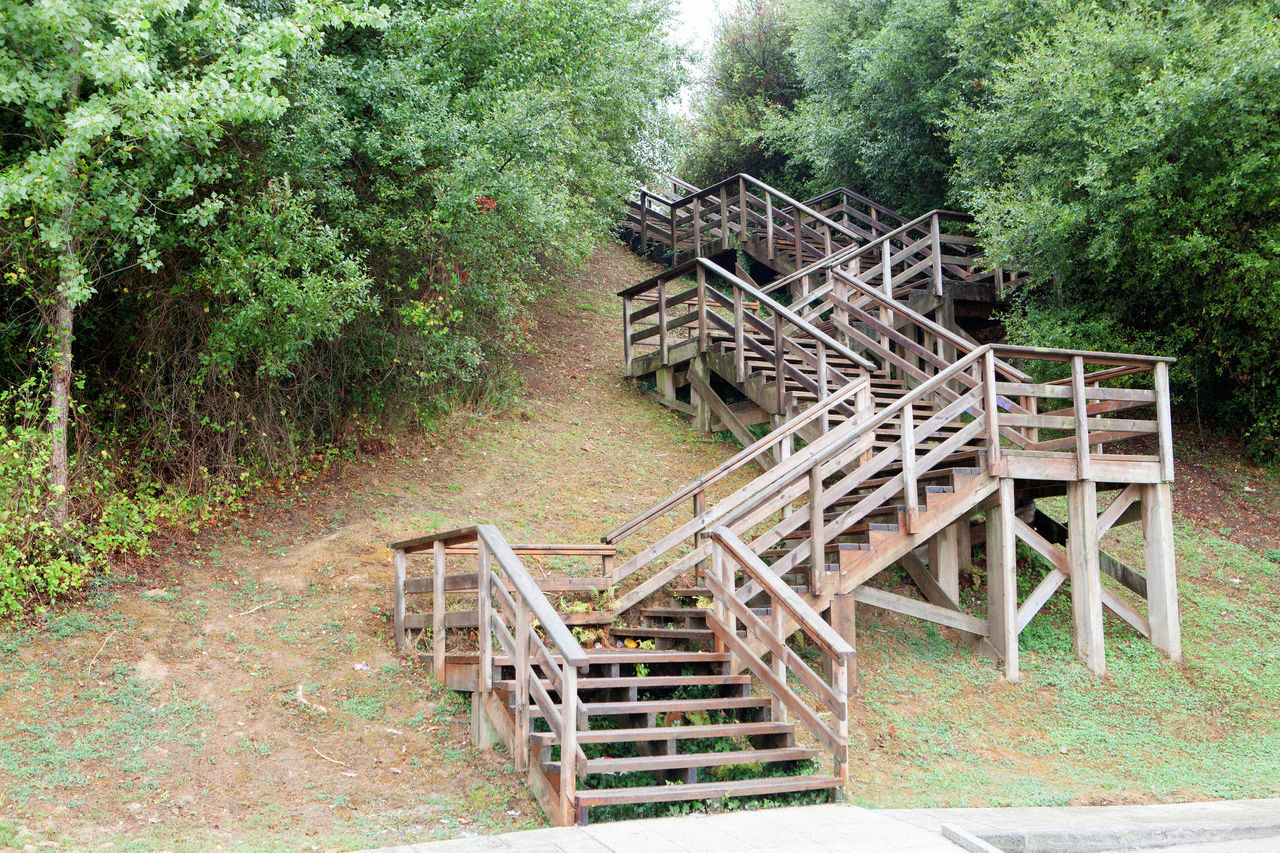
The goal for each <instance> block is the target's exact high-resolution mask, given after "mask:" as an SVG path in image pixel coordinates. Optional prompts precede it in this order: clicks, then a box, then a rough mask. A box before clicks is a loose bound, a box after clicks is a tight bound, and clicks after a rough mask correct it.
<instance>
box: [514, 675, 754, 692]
mask: <svg viewBox="0 0 1280 853" xmlns="http://www.w3.org/2000/svg"><path fill="white" fill-rule="evenodd" d="M541 683H542V685H543V686H544V687H547V688H550V687H551V682H550V681H549V680H548V679H541ZM750 683H751V676H749V675H648V676H643V677H641V676H638V675H637V676H630V675H623V676H618V677H616V678H615V677H610V676H603V677H599V678H597V677H595V676H591V677H589V678H579V679H578V691H579V692H582V691H583V690H608V689H611V688H615V687H693V686H696V685H703V684H707V685H720V684H727V685H733V684H750ZM493 686H494V687H496V688H498V689H499V690H514V689H515V686H516V683H515V680H514V679H510V678H503V679H497V680H495V681H494V682H493Z"/></svg>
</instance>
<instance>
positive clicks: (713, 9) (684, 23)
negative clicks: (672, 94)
mask: <svg viewBox="0 0 1280 853" xmlns="http://www.w3.org/2000/svg"><path fill="white" fill-rule="evenodd" d="M736 2H737V0H676V2H675V3H674V4H673V6H674V8H675V10H676V18H675V20H674V21H672V28H671V35H672V37H673V38H674V39H675V40H676V41H677V42H678V43H680V44H683V45H685V46H687V47H691V48H693V49H694V50H695V51H697V54H698V56H697V60H698V65H697V66H696V67H694V68H691V69H690V70H691V71H692V72H693V75H692V76H693V78H694V80H695V81H696V80H698V79H700V78H701V77H702V67H703V63H704V62H705V61H706V58H707V54H708V52H709V50H710V47H711V40H712V37H713V36H714V35H715V28H716V24H717V23H718V22H719V20H720V15H721V13H722V12H725V11H728V10H729V9H732V8H733V6H734V5H735V3H736ZM692 95H693V92H692V90H691V87H689V86H686V87H685V88H684V89H683V90H682V91H681V92H680V102H679V104H678V106H677V107H676V109H677V111H678V112H681V113H687V112H688V111H689V106H690V101H691V98H692Z"/></svg>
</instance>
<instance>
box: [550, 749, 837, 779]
mask: <svg viewBox="0 0 1280 853" xmlns="http://www.w3.org/2000/svg"><path fill="white" fill-rule="evenodd" d="M818 755H819V753H818V751H817V750H816V749H807V748H805V747H802V746H790V747H780V748H778V749H742V750H734V751H729V752H683V753H676V754H674V755H639V756H632V757H629V758H592V759H588V760H587V769H586V772H588V773H635V772H642V771H646V770H678V769H685V768H691V767H725V766H730V765H734V764H776V763H778V762H782V761H808V760H809V759H811V758H816V757H817V756H818ZM547 769H548V770H551V769H554V770H555V771H556V772H559V769H560V763H559V762H551V763H550V764H549V765H547Z"/></svg>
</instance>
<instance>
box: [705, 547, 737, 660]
mask: <svg viewBox="0 0 1280 853" xmlns="http://www.w3.org/2000/svg"><path fill="white" fill-rule="evenodd" d="M709 541H710V543H711V576H712V577H713V578H715V579H716V580H717V581H723V580H724V546H723V545H721V544H720V542H719V541H718V540H717V539H716V538H715V537H710V539H709ZM729 592H730V593H731V594H732V593H733V587H732V586H731V587H729ZM711 612H712V614H713V615H714V616H715V617H716V619H719V620H720V621H721V622H727V620H728V618H729V607H728V605H727V604H725V603H724V601H723V600H721V598H720V596H718V595H717V596H714V597H713V598H712V607H711ZM715 650H716V653H717V654H723V653H724V650H725V645H724V640H722V639H720V638H719V637H716V638H715Z"/></svg>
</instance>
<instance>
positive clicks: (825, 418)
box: [816, 341, 831, 435]
mask: <svg viewBox="0 0 1280 853" xmlns="http://www.w3.org/2000/svg"><path fill="white" fill-rule="evenodd" d="M817 374H818V375H817V377H816V379H817V382H818V402H819V403H821V402H822V401H823V400H825V399H827V396H828V395H829V393H830V392H829V391H828V390H827V346H826V344H824V343H823V342H822V341H818V370H817ZM830 429H831V414H830V412H828V411H824V412H823V413H822V415H821V416H820V417H819V419H818V431H819V432H821V433H822V434H823V435H826V434H827V432H828V431H829V430H830Z"/></svg>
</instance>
